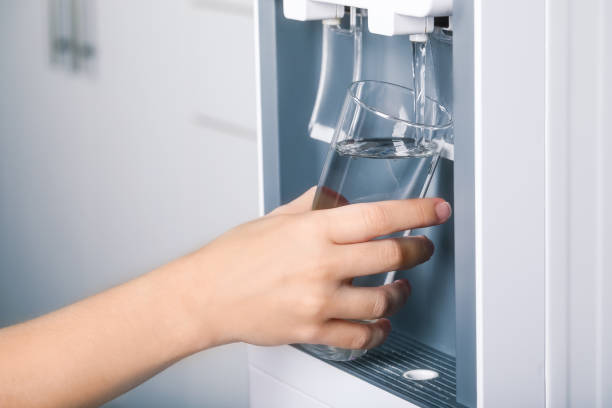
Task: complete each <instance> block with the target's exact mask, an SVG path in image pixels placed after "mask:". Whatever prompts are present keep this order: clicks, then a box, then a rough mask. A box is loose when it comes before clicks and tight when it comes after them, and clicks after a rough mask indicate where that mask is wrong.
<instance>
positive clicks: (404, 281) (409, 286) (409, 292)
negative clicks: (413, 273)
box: [397, 279, 412, 296]
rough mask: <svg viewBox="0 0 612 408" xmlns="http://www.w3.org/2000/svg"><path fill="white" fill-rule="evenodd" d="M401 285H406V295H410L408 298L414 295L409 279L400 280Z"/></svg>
mask: <svg viewBox="0 0 612 408" xmlns="http://www.w3.org/2000/svg"><path fill="white" fill-rule="evenodd" d="M397 282H398V283H399V284H401V285H404V287H405V288H406V293H407V294H408V296H410V295H411V294H412V286H411V285H410V282H409V281H408V279H400V280H398V281H397Z"/></svg>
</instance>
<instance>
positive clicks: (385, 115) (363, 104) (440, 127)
mask: <svg viewBox="0 0 612 408" xmlns="http://www.w3.org/2000/svg"><path fill="white" fill-rule="evenodd" d="M367 83H372V84H378V85H384V86H389V87H392V88H397V89H400V90H402V91H407V92H408V93H412V94H414V90H413V89H410V88H407V87H405V86H401V85H398V84H394V83H392V82H385V81H378V80H373V79H365V80H360V81H355V82H353V83H352V84H351V85H349V88H348V93H349V95H350V96H351V98H352V99H353V100H354V101H355V102H357V104H359V105H360V106H361V107H363V108H365V109H367V110H369V111H370V112H372V113H374V114H375V115H378V116H380V117H382V118H384V119H389V120H394V121H396V122H401V123H404V124H406V126H409V127H413V128H417V129H428V130H444V129H448V128H450V127H451V126H452V125H453V116H452V115H451V114H450V112H449V111H448V109H446V107H445V106H444V105H442V104H441V103H440V102H438V101H436V100H435V99H432V98H430V97H428V96H426V97H425V99H427V100H429V101H430V102H432V103H434V104H435V105H437V106H438V107H439V108H440V110H441V111H442V112H444V113H445V114H446V116H447V117H448V121H447V122H445V123H443V124H441V125H428V124H426V123H417V122H412V121H410V120H407V119H401V118H398V117H396V116H394V115H391V114H389V113H386V112H382V111H380V110H379V109H376V108H375V107H373V106H370V105H368V104H367V103H366V102H364V101H363V100H362V99H360V98H359V97H358V96H357V95H355V88H356V86H357V85H359V84H367Z"/></svg>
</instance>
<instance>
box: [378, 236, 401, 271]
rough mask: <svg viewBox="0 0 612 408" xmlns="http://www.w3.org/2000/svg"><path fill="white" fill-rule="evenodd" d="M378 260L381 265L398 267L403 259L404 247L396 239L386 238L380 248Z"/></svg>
mask: <svg viewBox="0 0 612 408" xmlns="http://www.w3.org/2000/svg"><path fill="white" fill-rule="evenodd" d="M379 255H380V261H381V264H383V265H390V266H391V267H393V268H399V267H400V266H401V265H402V264H403V261H404V249H403V247H402V244H401V243H400V242H399V241H398V240H394V239H392V240H387V241H385V243H384V244H383V245H381V248H380V253H379Z"/></svg>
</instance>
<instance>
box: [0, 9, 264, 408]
mask: <svg viewBox="0 0 612 408" xmlns="http://www.w3.org/2000/svg"><path fill="white" fill-rule="evenodd" d="M90 3H91V4H92V7H94V9H93V10H94V12H93V21H94V22H95V24H94V25H93V26H94V27H93V28H92V37H93V41H94V44H95V46H96V48H97V56H96V60H95V61H94V63H93V64H91V66H90V67H89V69H88V70H86V71H84V72H74V71H72V70H71V69H69V67H68V68H67V67H64V66H62V65H53V64H51V62H50V57H49V38H48V36H49V32H48V27H47V23H48V16H47V8H48V3H47V1H42V0H39V1H36V0H28V1H24V0H12V1H10V0H5V1H2V2H1V3H0V52H1V57H0V58H1V62H0V326H4V325H8V324H13V323H16V322H19V321H23V320H25V319H28V318H32V317H35V316H37V315H40V314H43V313H45V312H48V311H50V310H53V309H55V308H58V307H61V306H63V305H66V304H68V303H71V302H73V301H75V300H78V299H80V298H83V297H85V296H88V295H91V294H93V293H95V292H97V291H100V290H103V289H105V288H108V287H110V286H112V285H115V284H118V283H120V282H123V281H125V280H127V279H130V278H132V277H134V276H137V275H139V274H141V273H144V272H146V271H148V270H150V269H151V268H154V267H156V266H158V265H160V264H162V263H164V262H167V261H169V260H171V259H173V258H174V257H177V256H180V255H182V254H184V253H186V252H188V251H190V250H193V249H195V248H197V247H199V246H201V245H203V244H205V243H206V242H207V241H209V240H211V239H212V238H214V237H215V236H216V235H218V234H220V233H222V232H223V231H224V230H226V229H227V228H230V227H231V226H233V225H236V224H238V223H240V222H243V221H245V220H248V219H250V218H253V217H255V216H256V215H257V171H256V167H257V166H256V144H255V107H254V101H255V95H254V94H255V91H254V72H253V71H254V61H253V35H252V29H253V24H252V17H251V13H252V10H251V4H250V1H248V0H243V1H234V2H228V1H223V2H221V1H218V2H214V1H206V0H200V1H187V0H182V1H171V0H166V1H161V0H160V1H154V2H151V1H144V0H132V1H129V2H125V1H120V0H112V1H111V0H104V1H98V2H97V3H95V2H93V1H90ZM246 405H247V373H246V351H245V349H244V346H243V345H231V346H227V347H222V348H219V349H215V350H209V351H206V352H204V353H201V354H199V355H197V356H193V357H191V358H188V359H186V360H184V361H182V362H180V363H179V364H177V365H176V366H174V367H172V368H170V369H168V370H166V371H165V372H164V373H162V374H161V375H159V376H157V377H156V378H154V379H153V380H151V381H149V382H147V383H145V384H144V385H143V386H141V387H139V388H137V389H135V390H133V391H132V392H130V393H128V394H127V395H125V396H123V397H121V398H119V399H117V400H116V401H113V402H111V403H110V404H109V406H112V407H127V406H181V407H186V406H210V407H241V406H246Z"/></svg>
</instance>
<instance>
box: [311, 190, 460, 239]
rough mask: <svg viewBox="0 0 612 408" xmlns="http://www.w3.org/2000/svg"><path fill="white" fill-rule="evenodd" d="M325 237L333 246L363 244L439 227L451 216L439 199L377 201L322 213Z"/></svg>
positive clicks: (444, 203)
mask: <svg viewBox="0 0 612 408" xmlns="http://www.w3.org/2000/svg"><path fill="white" fill-rule="evenodd" d="M321 213H323V214H324V216H325V217H328V218H329V225H330V228H329V235H330V238H331V240H332V241H334V242H335V243H337V244H353V243H357V242H365V241H369V240H371V239H374V238H376V237H380V236H383V235H387V234H392V233H394V232H400V231H405V230H410V229H414V228H424V227H429V226H433V225H439V224H442V223H444V222H446V220H448V219H449V218H450V216H451V206H450V204H449V203H447V202H446V201H444V200H443V199H441V198H419V199H412V200H395V201H380V202H375V203H364V204H352V205H347V206H344V207H339V208H333V209H329V210H322V211H321Z"/></svg>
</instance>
